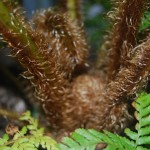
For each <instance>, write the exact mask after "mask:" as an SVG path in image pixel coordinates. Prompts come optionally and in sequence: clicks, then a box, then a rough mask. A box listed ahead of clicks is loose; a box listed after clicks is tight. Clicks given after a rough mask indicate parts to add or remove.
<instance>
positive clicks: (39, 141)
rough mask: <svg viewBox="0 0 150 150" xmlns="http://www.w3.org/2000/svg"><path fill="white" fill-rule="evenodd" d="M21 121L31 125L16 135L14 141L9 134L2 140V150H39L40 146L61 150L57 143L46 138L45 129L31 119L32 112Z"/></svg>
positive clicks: (21, 118)
mask: <svg viewBox="0 0 150 150" xmlns="http://www.w3.org/2000/svg"><path fill="white" fill-rule="evenodd" d="M20 120H21V121H27V122H28V123H29V124H28V125H26V126H23V127H22V129H21V130H20V131H18V132H17V133H15V134H14V136H13V138H12V139H11V138H9V135H8V134H5V135H4V136H3V138H0V150H38V148H39V146H42V148H43V149H47V150H59V149H58V148H57V145H56V144H57V143H56V141H55V140H53V139H52V138H51V137H48V136H45V135H44V129H43V128H38V121H37V120H36V119H34V118H32V117H31V114H30V112H26V113H25V114H24V115H23V116H21V117H20Z"/></svg>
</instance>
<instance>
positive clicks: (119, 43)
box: [98, 0, 147, 79]
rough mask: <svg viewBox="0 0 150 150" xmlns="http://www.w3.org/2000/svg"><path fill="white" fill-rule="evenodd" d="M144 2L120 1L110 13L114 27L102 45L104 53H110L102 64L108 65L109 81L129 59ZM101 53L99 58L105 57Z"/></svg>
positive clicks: (143, 0)
mask: <svg viewBox="0 0 150 150" xmlns="http://www.w3.org/2000/svg"><path fill="white" fill-rule="evenodd" d="M146 2H147V1H146V0H132V1H131V0H121V1H119V2H118V3H117V6H116V7H117V8H116V9H115V11H114V12H110V15H111V17H112V18H113V22H114V26H113V30H112V32H111V33H110V35H109V36H108V37H107V38H106V41H105V42H104V44H103V45H102V47H103V48H104V50H105V51H107V50H108V49H109V51H110V52H109V56H108V58H107V59H106V62H104V63H106V66H108V65H107V64H109V66H108V76H109V79H113V78H114V77H115V75H116V74H117V72H118V71H119V68H120V66H124V65H125V64H126V61H127V60H129V59H131V53H132V49H133V48H134V47H135V46H136V38H135V37H136V33H137V29H138V26H139V23H140V21H141V17H142V16H143V13H144V10H145V9H144V8H145V6H146ZM113 13H114V14H113ZM113 15H115V16H113ZM101 53H102V54H101ZM103 53H104V52H103V50H102V51H100V54H99V57H101V55H102V56H103V55H106V53H107V52H105V54H103ZM106 57H107V56H106ZM98 59H101V58H98ZM98 61H99V60H98ZM99 62H100V63H98V64H99V65H98V66H99V67H100V66H102V65H104V63H103V62H102V64H101V61H99Z"/></svg>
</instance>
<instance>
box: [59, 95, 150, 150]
mask: <svg viewBox="0 0 150 150" xmlns="http://www.w3.org/2000/svg"><path fill="white" fill-rule="evenodd" d="M133 106H134V107H135V109H136V112H135V116H136V119H137V120H138V123H137V125H136V132H133V131H131V130H130V129H126V130H125V133H126V134H127V136H128V137H129V138H127V137H121V136H119V135H116V134H113V133H111V132H108V131H105V130H104V131H103V133H101V132H98V131H96V130H93V129H88V130H86V129H77V130H76V131H75V132H74V133H73V134H72V135H71V137H65V138H64V139H63V141H62V143H61V144H59V147H60V149H61V150H95V148H96V146H97V144H99V143H105V144H107V147H106V148H105V150H148V149H150V94H145V93H142V94H141V95H140V96H139V98H138V99H137V100H136V101H135V102H134V103H133Z"/></svg>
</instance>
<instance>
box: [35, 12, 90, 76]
mask: <svg viewBox="0 0 150 150" xmlns="http://www.w3.org/2000/svg"><path fill="white" fill-rule="evenodd" d="M33 22H34V24H35V28H36V30H37V31H38V32H39V33H40V34H41V35H43V36H45V38H46V39H47V42H48V44H49V47H50V48H51V49H52V55H55V56H56V57H57V59H56V60H57V62H58V63H59V64H60V65H61V70H62V71H64V72H66V73H67V76H68V74H69V75H70V74H71V73H72V71H74V68H75V67H76V66H77V65H81V66H85V65H86V64H85V60H86V58H87V55H88V50H87V49H88V46H87V42H86V39H85V36H84V32H83V29H82V27H80V26H79V25H77V22H76V21H73V20H71V19H70V18H69V16H68V15H67V14H66V13H62V12H56V11H53V10H51V9H48V10H46V11H45V10H43V11H40V12H37V13H36V14H35V16H34V18H33Z"/></svg>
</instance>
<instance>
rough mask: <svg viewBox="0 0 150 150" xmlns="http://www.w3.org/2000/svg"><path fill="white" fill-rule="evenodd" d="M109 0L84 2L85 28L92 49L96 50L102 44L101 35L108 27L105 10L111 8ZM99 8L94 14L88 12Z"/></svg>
mask: <svg viewBox="0 0 150 150" xmlns="http://www.w3.org/2000/svg"><path fill="white" fill-rule="evenodd" d="M111 7H112V5H111V2H110V0H88V1H86V2H85V5H84V11H85V21H84V22H85V28H86V32H87V36H88V40H89V44H90V45H91V49H92V51H96V50H97V49H98V47H99V46H100V45H101V44H102V41H103V36H104V35H105V34H106V32H107V30H108V29H109V28H110V23H109V19H108V17H107V12H108V11H109V10H110V9H111ZM94 8H95V9H99V12H98V11H97V12H96V13H95V14H90V13H92V12H90V11H91V10H92V9H94Z"/></svg>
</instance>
